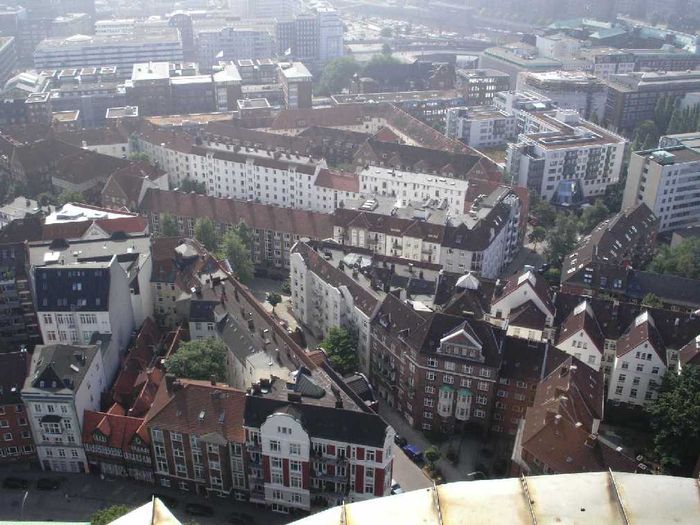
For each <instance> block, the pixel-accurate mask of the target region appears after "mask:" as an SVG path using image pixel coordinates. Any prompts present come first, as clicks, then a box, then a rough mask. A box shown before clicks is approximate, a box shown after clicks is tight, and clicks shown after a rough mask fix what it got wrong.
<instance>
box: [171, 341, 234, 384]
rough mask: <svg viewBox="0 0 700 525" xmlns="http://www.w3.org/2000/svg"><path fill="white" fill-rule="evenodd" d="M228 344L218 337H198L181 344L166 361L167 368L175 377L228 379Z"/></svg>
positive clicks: (204, 379)
mask: <svg viewBox="0 0 700 525" xmlns="http://www.w3.org/2000/svg"><path fill="white" fill-rule="evenodd" d="M227 354H228V349H227V348H226V345H225V344H224V343H223V342H222V341H221V340H220V339H216V338H213V337H212V338H209V339H197V340H195V341H188V342H185V343H182V344H180V347H179V348H178V349H177V352H175V355H173V356H171V357H169V358H168V359H167V360H166V361H165V369H166V371H167V372H168V373H169V374H173V375H174V376H175V377H182V378H185V379H199V380H202V381H207V380H209V379H210V378H211V377H212V376H214V378H215V379H216V380H217V381H225V380H226V357H227Z"/></svg>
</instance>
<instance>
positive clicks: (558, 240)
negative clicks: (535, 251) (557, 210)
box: [545, 215, 578, 268]
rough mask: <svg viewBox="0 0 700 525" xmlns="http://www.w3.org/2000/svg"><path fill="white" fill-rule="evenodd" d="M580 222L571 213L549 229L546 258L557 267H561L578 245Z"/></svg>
mask: <svg viewBox="0 0 700 525" xmlns="http://www.w3.org/2000/svg"><path fill="white" fill-rule="evenodd" d="M577 230H578V223H577V221H576V219H574V218H573V217H572V216H570V215H565V216H562V217H560V218H559V220H558V221H557V223H556V224H555V225H554V226H553V227H551V228H549V229H548V230H547V237H546V239H545V240H546V241H547V248H546V249H545V258H546V259H547V261H548V262H549V263H550V264H551V265H552V266H555V267H557V268H560V267H561V263H562V261H563V260H564V257H565V256H566V254H568V253H569V252H571V251H572V250H573V249H574V248H575V247H576V241H577V236H576V232H577Z"/></svg>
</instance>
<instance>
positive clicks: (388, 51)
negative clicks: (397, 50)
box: [382, 42, 394, 56]
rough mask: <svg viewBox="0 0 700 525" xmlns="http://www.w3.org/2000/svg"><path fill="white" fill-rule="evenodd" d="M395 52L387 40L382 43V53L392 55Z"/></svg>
mask: <svg viewBox="0 0 700 525" xmlns="http://www.w3.org/2000/svg"><path fill="white" fill-rule="evenodd" d="M393 52H394V50H393V49H391V46H390V45H389V44H387V43H386V42H384V43H383V44H382V55H385V56H391V54H392V53H393Z"/></svg>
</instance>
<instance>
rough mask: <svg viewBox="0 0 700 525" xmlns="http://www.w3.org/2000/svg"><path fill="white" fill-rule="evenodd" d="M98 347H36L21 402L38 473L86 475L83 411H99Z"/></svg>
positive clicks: (103, 387) (101, 371)
mask: <svg viewBox="0 0 700 525" xmlns="http://www.w3.org/2000/svg"><path fill="white" fill-rule="evenodd" d="M103 351H104V349H103V348H101V347H100V346H99V345H92V346H77V345H70V344H51V345H39V346H37V347H35V349H34V354H33V355H32V361H31V365H30V368H29V374H28V376H27V379H26V381H25V383H24V387H23V388H22V401H23V402H24V405H25V407H26V410H27V418H28V420H29V424H30V427H31V431H32V435H33V437H34V444H35V446H36V451H37V456H38V459H39V463H40V464H41V468H42V470H45V471H54V472H88V463H87V458H86V456H85V450H84V448H83V446H82V442H81V436H82V427H83V418H84V414H85V411H87V410H98V409H99V407H100V399H101V396H102V393H103V392H104V391H105V390H106V388H107V384H106V380H105V375H104V371H105V370H104V364H103V361H102V355H103Z"/></svg>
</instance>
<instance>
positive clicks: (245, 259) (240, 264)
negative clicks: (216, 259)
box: [220, 230, 253, 283]
mask: <svg viewBox="0 0 700 525" xmlns="http://www.w3.org/2000/svg"><path fill="white" fill-rule="evenodd" d="M220 246H221V257H222V258H224V259H227V260H228V262H229V264H230V265H231V269H232V270H233V273H235V274H236V276H237V277H238V280H239V281H241V282H242V283H247V282H249V281H250V280H251V279H252V278H253V259H252V258H251V256H250V248H249V247H248V246H246V245H245V243H244V242H243V241H242V240H241V237H240V236H239V235H238V233H236V232H235V231H233V230H230V231H228V232H227V233H226V235H224V238H223V239H222V241H221V245H220Z"/></svg>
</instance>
